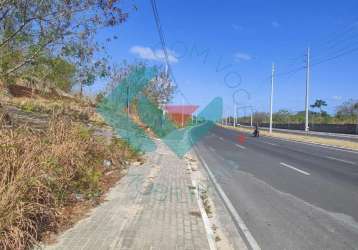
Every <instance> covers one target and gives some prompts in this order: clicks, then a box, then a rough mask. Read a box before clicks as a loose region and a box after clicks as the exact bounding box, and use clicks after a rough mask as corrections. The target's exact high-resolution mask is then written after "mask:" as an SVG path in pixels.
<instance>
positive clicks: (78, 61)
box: [0, 0, 127, 89]
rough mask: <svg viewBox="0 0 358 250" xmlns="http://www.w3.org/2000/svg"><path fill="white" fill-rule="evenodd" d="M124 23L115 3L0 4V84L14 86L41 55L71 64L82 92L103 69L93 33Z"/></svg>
mask: <svg viewBox="0 0 358 250" xmlns="http://www.w3.org/2000/svg"><path fill="white" fill-rule="evenodd" d="M126 19H127V13H126V12H124V11H123V10H122V8H121V2H120V1H116V0H48V1H43V0H0V81H1V82H3V84H5V85H6V84H9V83H12V82H15V81H16V79H18V78H19V77H22V76H23V74H24V73H26V72H28V71H29V69H30V68H34V67H38V65H39V63H41V61H42V60H43V58H44V57H53V58H58V57H60V58H62V59H63V60H65V61H67V62H68V63H70V64H72V65H75V67H76V73H75V77H76V78H77V80H78V82H80V84H81V89H82V86H83V85H90V84H92V83H93V82H94V80H95V79H96V77H101V76H104V75H105V72H104V70H108V66H107V61H106V60H105V59H106V56H102V55H105V53H101V51H103V50H105V46H103V44H102V45H101V44H98V43H97V42H96V41H95V39H94V37H95V35H96V34H97V33H98V31H99V30H101V29H103V28H110V27H115V26H117V25H119V24H121V23H123V22H124V21H125V20H126ZM111 39H116V37H115V36H113V37H108V38H107V39H106V41H110V40H111ZM56 60H57V59H56Z"/></svg>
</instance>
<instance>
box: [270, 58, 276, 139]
mask: <svg viewBox="0 0 358 250" xmlns="http://www.w3.org/2000/svg"><path fill="white" fill-rule="evenodd" d="M274 75H275V64H274V63H272V74H271V98H270V134H271V133H272V107H273V82H274Z"/></svg>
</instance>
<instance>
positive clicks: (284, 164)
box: [280, 162, 311, 175]
mask: <svg viewBox="0 0 358 250" xmlns="http://www.w3.org/2000/svg"><path fill="white" fill-rule="evenodd" d="M280 165H281V166H284V167H286V168H290V169H293V170H295V171H297V172H299V173H301V174H304V175H311V174H310V173H307V172H306V171H303V170H301V169H298V168H295V167H294V166H291V165H289V164H286V163H284V162H281V163H280Z"/></svg>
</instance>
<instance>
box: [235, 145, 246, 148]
mask: <svg viewBox="0 0 358 250" xmlns="http://www.w3.org/2000/svg"><path fill="white" fill-rule="evenodd" d="M235 146H236V147H238V148H241V149H246V147H244V146H242V145H240V144H235Z"/></svg>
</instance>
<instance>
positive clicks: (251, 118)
mask: <svg viewBox="0 0 358 250" xmlns="http://www.w3.org/2000/svg"><path fill="white" fill-rule="evenodd" d="M250 125H251V128H252V110H251V117H250Z"/></svg>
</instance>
